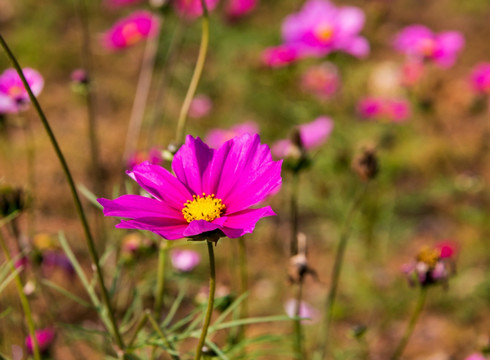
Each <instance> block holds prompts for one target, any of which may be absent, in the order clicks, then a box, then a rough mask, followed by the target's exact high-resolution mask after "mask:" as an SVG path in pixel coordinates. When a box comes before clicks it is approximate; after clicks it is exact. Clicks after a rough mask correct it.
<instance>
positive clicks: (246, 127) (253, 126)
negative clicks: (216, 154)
mask: <svg viewBox="0 0 490 360" xmlns="http://www.w3.org/2000/svg"><path fill="white" fill-rule="evenodd" d="M258 132H259V126H258V125H257V123H255V122H254V121H247V122H244V123H242V124H238V125H234V126H232V127H231V128H230V129H228V130H226V129H212V130H210V131H209V132H208V134H207V135H206V138H205V139H204V142H205V143H206V144H208V145H209V146H210V147H212V148H214V149H216V148H219V147H220V146H221V145H223V144H224V143H225V142H226V141H228V140H230V139H233V138H234V137H235V136H240V135H245V134H250V135H255V134H258Z"/></svg>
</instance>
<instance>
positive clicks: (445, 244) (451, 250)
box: [435, 240, 458, 259]
mask: <svg viewBox="0 0 490 360" xmlns="http://www.w3.org/2000/svg"><path fill="white" fill-rule="evenodd" d="M435 247H436V249H438V250H439V253H440V257H441V259H445V258H452V257H453V256H454V255H455V254H456V253H457V252H458V246H457V245H456V243H455V242H454V241H451V240H445V241H441V242H440V243H437V244H436V246H435Z"/></svg>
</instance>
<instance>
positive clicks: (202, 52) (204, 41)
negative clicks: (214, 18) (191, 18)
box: [175, 0, 209, 146]
mask: <svg viewBox="0 0 490 360" xmlns="http://www.w3.org/2000/svg"><path fill="white" fill-rule="evenodd" d="M201 5H202V9H203V12H202V33H201V45H200V47H199V54H198V56H197V62H196V67H195V68H194V73H193V74H192V78H191V82H190V84H189V88H188V89H187V94H186V95H185V98H184V102H183V104H182V108H181V109H180V114H179V120H178V122H177V135H176V139H175V141H176V142H177V146H179V145H180V144H182V143H183V142H184V136H185V126H186V122H187V114H188V113H189V108H190V106H191V102H192V99H193V98H194V95H195V94H196V89H197V85H198V84H199V79H200V78H201V74H202V70H203V68H204V62H205V61H206V53H207V51H208V43H209V14H208V9H207V7H206V3H205V0H201Z"/></svg>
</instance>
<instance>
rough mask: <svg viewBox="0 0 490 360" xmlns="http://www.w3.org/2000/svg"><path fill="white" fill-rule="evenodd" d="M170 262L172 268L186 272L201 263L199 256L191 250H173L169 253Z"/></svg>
mask: <svg viewBox="0 0 490 360" xmlns="http://www.w3.org/2000/svg"><path fill="white" fill-rule="evenodd" d="M170 260H171V261H172V265H173V267H174V268H176V269H177V270H179V271H182V272H188V271H191V270H192V269H194V268H195V267H196V266H197V265H198V264H199V263H200V262H201V255H199V253H198V252H196V251H193V250H173V251H172V252H171V253H170Z"/></svg>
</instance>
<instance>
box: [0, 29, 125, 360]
mask: <svg viewBox="0 0 490 360" xmlns="http://www.w3.org/2000/svg"><path fill="white" fill-rule="evenodd" d="M0 45H1V46H2V48H3V49H4V50H5V52H6V53H7V56H8V57H9V59H10V61H11V62H12V64H13V66H14V68H15V69H16V71H17V73H18V74H19V76H20V78H21V80H22V83H23V84H24V87H25V89H26V90H27V93H28V94H29V98H30V100H31V102H32V104H33V105H34V108H35V109H36V111H37V113H38V115H39V117H40V119H41V122H42V124H43V126H44V129H45V130H46V133H47V135H48V137H49V139H50V141H51V144H52V145H53V148H54V151H55V153H56V156H57V157H58V159H59V161H60V164H61V167H62V169H63V172H64V174H65V177H66V180H67V182H68V185H69V187H70V191H71V194H72V196H73V201H74V203H75V208H76V211H77V214H78V217H79V218H80V222H81V224H82V227H83V231H84V234H85V239H86V242H87V245H88V249H89V254H90V258H91V260H92V263H93V266H94V267H95V272H96V275H97V280H98V282H99V286H100V288H101V292H102V298H103V301H104V304H105V306H106V309H107V312H108V314H109V319H110V321H111V324H112V329H110V330H112V333H113V335H114V338H115V340H116V342H117V345H118V346H119V348H120V350H121V351H124V342H123V340H122V337H121V334H120V333H119V328H118V326H117V323H116V319H115V316H114V312H113V310H112V307H111V304H110V300H109V294H108V292H107V289H106V287H105V285H104V277H103V275H102V269H101V267H100V264H99V257H98V255H97V251H96V249H95V243H94V240H93V237H92V234H91V232H90V228H89V225H88V222H87V218H86V216H85V213H84V211H83V207H82V203H81V201H80V198H79V196H78V193H77V190H76V187H75V182H74V181H73V177H72V175H71V172H70V170H69V168H68V164H67V162H66V160H65V157H64V156H63V153H62V152H61V149H60V147H59V145H58V142H57V140H56V137H55V136H54V133H53V131H52V130H51V126H50V125H49V122H48V120H47V118H46V116H45V115H44V112H43V110H42V109H41V106H40V105H39V102H38V101H37V99H36V97H35V96H34V94H33V92H32V90H31V88H30V86H29V84H28V83H27V80H26V78H25V76H24V74H23V72H22V68H21V67H20V65H19V63H18V61H17V59H16V58H15V56H14V54H13V53H12V52H11V50H10V48H9V47H8V45H7V43H6V42H5V40H4V38H3V36H2V35H0Z"/></svg>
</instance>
